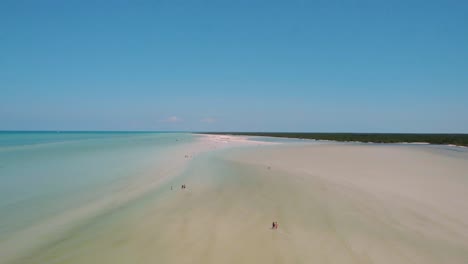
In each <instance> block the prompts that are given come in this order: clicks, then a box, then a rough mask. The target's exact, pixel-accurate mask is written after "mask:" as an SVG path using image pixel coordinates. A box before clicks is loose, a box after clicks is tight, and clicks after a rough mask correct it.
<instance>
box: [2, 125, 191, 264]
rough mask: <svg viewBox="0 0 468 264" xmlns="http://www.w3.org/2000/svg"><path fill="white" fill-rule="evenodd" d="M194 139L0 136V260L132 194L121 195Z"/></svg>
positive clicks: (172, 136)
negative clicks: (172, 152)
mask: <svg viewBox="0 0 468 264" xmlns="http://www.w3.org/2000/svg"><path fill="white" fill-rule="evenodd" d="M193 141H194V136H193V135H191V134H184V133H141V132H135V133H130V132H61V133H59V132H0V259H7V258H8V257H11V256H10V255H15V254H19V253H22V252H23V251H26V250H32V249H33V246H39V245H40V244H41V243H45V241H47V240H48V239H49V238H51V237H53V235H52V234H51V233H53V232H49V231H54V232H55V231H65V230H64V229H67V228H71V227H72V226H73V225H74V224H76V223H77V222H79V221H83V219H85V218H86V217H93V216H94V215H95V214H97V212H99V211H100V210H101V209H102V208H99V207H104V206H110V205H113V206H118V204H116V203H117V201H124V200H125V198H126V197H125V195H127V196H128V197H133V196H129V195H128V194H129V193H130V191H125V190H124V191H122V190H123V189H125V188H127V187H128V186H132V183H134V182H137V181H140V182H142V181H143V180H144V179H145V178H144V177H145V176H146V175H147V174H148V172H150V171H157V170H158V169H162V168H164V166H165V162H166V161H167V158H168V157H167V155H168V153H170V152H171V151H173V150H175V149H177V148H183V147H184V146H186V145H188V144H190V143H192V142H193ZM142 179H143V180H142ZM143 183H144V181H143ZM116 190H117V191H116ZM119 195H120V196H121V197H119ZM110 198H112V199H113V200H109V199H110ZM105 199H107V201H106V200H105ZM103 201H106V202H103ZM77 208H80V209H79V210H81V211H80V212H78V210H77ZM54 224H56V226H53V225H54ZM51 225H52V226H51ZM56 229H63V230H56ZM55 237H57V236H55ZM31 240H36V241H34V243H33V242H31ZM29 244H31V245H29ZM0 262H1V261H0Z"/></svg>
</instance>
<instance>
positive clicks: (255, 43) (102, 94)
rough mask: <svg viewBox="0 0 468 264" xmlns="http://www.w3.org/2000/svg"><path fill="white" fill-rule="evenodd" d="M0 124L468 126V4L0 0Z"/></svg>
mask: <svg viewBox="0 0 468 264" xmlns="http://www.w3.org/2000/svg"><path fill="white" fill-rule="evenodd" d="M0 130H210V131H227V130H230V131H318V132H461V133H468V1H466V0H463V1H446V0H440V1H432V0H424V1H411V0H404V1H396V0H391V1H390V0H388V1H382V0H369V1H333V0H331V1H329V0H328V1H327V0H324V1H312V0H310V1H291V0H289V1H273V0H269V1H254V0H248V1H244V0H240V1H196V0H186V1H178V0H167V1H157V0H153V1H137V0H135V1H84V0H80V1H71V0H65V1H64V0H56V1H48V0H41V1H35V0H31V1H23V0H11V1H10V0H1V1H0Z"/></svg>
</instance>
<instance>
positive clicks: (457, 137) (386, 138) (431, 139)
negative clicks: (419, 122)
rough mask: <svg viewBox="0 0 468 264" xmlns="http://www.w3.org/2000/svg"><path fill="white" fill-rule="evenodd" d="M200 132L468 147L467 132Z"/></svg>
mask: <svg viewBox="0 0 468 264" xmlns="http://www.w3.org/2000/svg"><path fill="white" fill-rule="evenodd" d="M200 134H214V135H234V136H264V137H280V138H297V139H314V140H330V141H338V142H359V143H419V144H435V145H453V146H461V147H468V134H409V133H405V134H403V133H402V134H399V133H294V132H287V133H283V132H200Z"/></svg>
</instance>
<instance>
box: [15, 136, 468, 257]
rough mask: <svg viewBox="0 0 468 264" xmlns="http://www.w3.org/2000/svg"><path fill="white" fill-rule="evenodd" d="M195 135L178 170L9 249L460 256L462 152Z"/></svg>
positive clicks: (465, 168) (467, 236)
mask: <svg viewBox="0 0 468 264" xmlns="http://www.w3.org/2000/svg"><path fill="white" fill-rule="evenodd" d="M198 142H199V143H201V145H203V146H204V149H206V151H203V152H193V153H192V152H191V153H187V154H186V155H188V158H185V159H188V160H189V162H187V164H186V165H185V166H184V169H183V170H182V171H181V172H180V173H178V175H176V176H174V177H170V178H169V179H167V180H166V181H164V182H163V183H161V184H160V185H159V186H158V187H157V188H156V187H155V188H153V189H152V191H148V192H146V193H145V195H143V196H140V197H139V198H138V199H132V200H131V201H129V202H127V203H125V204H122V205H121V206H120V207H119V208H116V209H115V210H112V211H110V212H108V213H106V214H103V215H101V216H100V217H97V218H95V219H92V221H89V222H87V223H86V224H83V225H81V226H79V227H76V228H75V229H73V230H72V231H70V232H69V233H67V234H65V235H64V236H63V237H62V239H61V240H59V241H56V242H55V243H52V244H48V245H47V246H44V247H43V248H41V249H40V250H38V251H35V252H34V253H33V254H30V255H28V256H25V257H24V258H22V259H20V261H23V262H25V261H26V262H27V263H155V262H157V263H425V264H426V263H466V262H468V253H467V252H468V213H467V212H468V204H467V203H466V201H467V200H468V192H467V190H468V178H467V175H468V162H467V161H468V154H467V153H466V152H450V150H446V149H438V148H431V147H427V146H387V145H359V144H355V145H352V144H320V145H314V144H306V143H305V144H297V143H295V144H282V145H279V144H276V145H274V144H267V143H260V142H249V141H248V140H247V139H245V138H236V137H225V136H203V137H202V138H201V139H200V140H199V141H198ZM222 146H236V147H237V146H249V147H245V148H224V147H222ZM181 184H186V185H187V189H185V190H181V189H180V188H179V186H180V185H181ZM171 186H173V187H174V188H173V189H172V190H171V188H170V187H171ZM272 221H278V223H279V229H278V230H272V229H271V228H270V227H271V222H272Z"/></svg>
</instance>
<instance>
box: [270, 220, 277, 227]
mask: <svg viewBox="0 0 468 264" xmlns="http://www.w3.org/2000/svg"><path fill="white" fill-rule="evenodd" d="M271 229H278V222H276V221H275V222H273V223H272V224H271Z"/></svg>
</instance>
